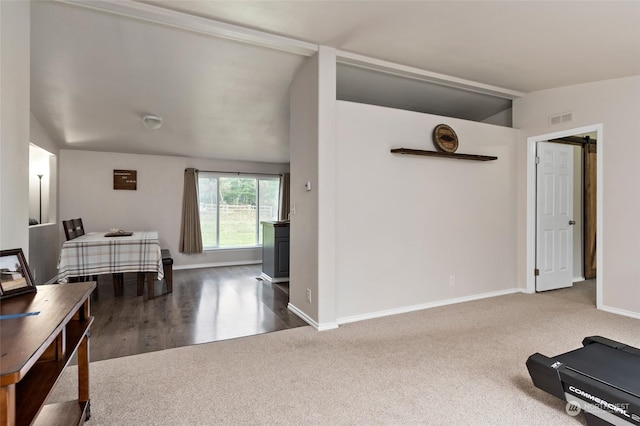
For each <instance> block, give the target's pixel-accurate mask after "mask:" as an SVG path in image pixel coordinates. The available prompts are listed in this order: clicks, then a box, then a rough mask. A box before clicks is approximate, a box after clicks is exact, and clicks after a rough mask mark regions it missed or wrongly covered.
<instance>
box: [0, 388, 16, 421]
mask: <svg viewBox="0 0 640 426" xmlns="http://www.w3.org/2000/svg"><path fill="white" fill-rule="evenodd" d="M14 424H16V385H9V386H2V387H1V388H0V425H2V426H5V425H14Z"/></svg>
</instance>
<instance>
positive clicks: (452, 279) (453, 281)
mask: <svg viewBox="0 0 640 426" xmlns="http://www.w3.org/2000/svg"><path fill="white" fill-rule="evenodd" d="M454 285H456V276H455V275H449V287H453V286H454Z"/></svg>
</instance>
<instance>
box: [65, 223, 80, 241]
mask: <svg viewBox="0 0 640 426" xmlns="http://www.w3.org/2000/svg"><path fill="white" fill-rule="evenodd" d="M62 227H63V228H64V236H65V237H67V241H69V240H73V239H74V238H76V237H77V236H78V234H77V233H76V226H75V224H74V223H73V219H69V220H63V221H62Z"/></svg>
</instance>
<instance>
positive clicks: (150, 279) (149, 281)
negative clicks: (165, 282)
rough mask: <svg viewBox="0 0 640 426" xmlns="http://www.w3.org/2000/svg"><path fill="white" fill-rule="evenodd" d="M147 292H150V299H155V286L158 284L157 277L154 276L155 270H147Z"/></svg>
mask: <svg viewBox="0 0 640 426" xmlns="http://www.w3.org/2000/svg"><path fill="white" fill-rule="evenodd" d="M146 275H147V286H148V287H147V289H148V290H147V293H149V299H153V298H154V297H155V295H154V287H155V284H156V278H155V277H154V276H153V272H147V274H146Z"/></svg>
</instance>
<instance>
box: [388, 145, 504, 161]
mask: <svg viewBox="0 0 640 426" xmlns="http://www.w3.org/2000/svg"><path fill="white" fill-rule="evenodd" d="M391 152H392V153H394V154H404V155H422V156H425V157H445V158H454V159H456V160H473V161H492V160H497V159H498V157H493V156H489V155H477V154H459V153H457V152H444V151H425V150H423V149H410V148H394V149H392V150H391Z"/></svg>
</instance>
